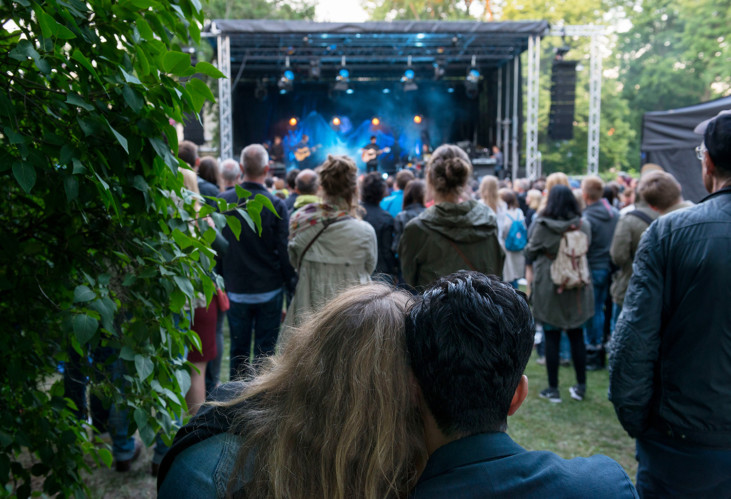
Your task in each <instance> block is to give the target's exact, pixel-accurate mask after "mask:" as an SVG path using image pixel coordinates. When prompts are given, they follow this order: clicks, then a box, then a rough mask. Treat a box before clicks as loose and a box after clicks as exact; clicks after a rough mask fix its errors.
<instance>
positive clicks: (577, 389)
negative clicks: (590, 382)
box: [569, 385, 586, 401]
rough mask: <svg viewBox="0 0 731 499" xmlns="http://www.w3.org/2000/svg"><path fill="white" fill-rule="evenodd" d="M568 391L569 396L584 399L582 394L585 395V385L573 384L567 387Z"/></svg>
mask: <svg viewBox="0 0 731 499" xmlns="http://www.w3.org/2000/svg"><path fill="white" fill-rule="evenodd" d="M569 393H570V394H571V398H572V399H574V400H579V401H580V400H584V396H585V395H586V385H574V386H572V387H571V388H569Z"/></svg>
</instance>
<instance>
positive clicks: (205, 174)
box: [198, 156, 221, 186]
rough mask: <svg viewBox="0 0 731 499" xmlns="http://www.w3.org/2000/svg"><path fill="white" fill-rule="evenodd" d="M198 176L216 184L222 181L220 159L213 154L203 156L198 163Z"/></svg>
mask: <svg viewBox="0 0 731 499" xmlns="http://www.w3.org/2000/svg"><path fill="white" fill-rule="evenodd" d="M198 176H199V177H200V178H202V179H203V180H207V181H208V182H210V183H212V184H213V185H215V186H218V185H219V184H220V183H221V179H220V171H219V169H218V161H217V160H216V158H214V157H212V156H205V157H203V158H201V160H200V162H199V163H198Z"/></svg>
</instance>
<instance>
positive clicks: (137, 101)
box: [122, 85, 145, 113]
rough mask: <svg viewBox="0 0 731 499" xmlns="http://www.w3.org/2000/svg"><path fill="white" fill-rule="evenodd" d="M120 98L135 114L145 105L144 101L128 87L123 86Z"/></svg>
mask: <svg viewBox="0 0 731 499" xmlns="http://www.w3.org/2000/svg"><path fill="white" fill-rule="evenodd" d="M122 96H123V97H124V101H125V102H126V103H127V105H128V106H129V107H130V109H132V111H134V112H135V113H139V112H140V110H142V107H143V106H144V105H145V100H144V99H143V98H142V97H140V96H139V94H138V93H137V92H135V91H134V89H133V88H132V87H130V86H129V85H125V86H124V88H122Z"/></svg>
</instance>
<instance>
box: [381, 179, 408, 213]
mask: <svg viewBox="0 0 731 499" xmlns="http://www.w3.org/2000/svg"><path fill="white" fill-rule="evenodd" d="M412 180H414V174H413V173H412V172H411V170H401V171H400V172H398V173H397V174H396V182H395V187H396V189H395V190H394V191H393V194H391V195H390V196H388V197H386V198H384V199H383V201H381V208H383V209H384V210H386V211H387V212H388V213H390V214H391V216H392V217H393V218H396V215H398V214H399V213H400V212H401V210H402V208H403V204H404V189H406V186H407V185H408V184H409V182H411V181H412Z"/></svg>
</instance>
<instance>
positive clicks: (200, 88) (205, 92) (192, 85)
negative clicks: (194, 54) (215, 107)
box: [185, 78, 216, 112]
mask: <svg viewBox="0 0 731 499" xmlns="http://www.w3.org/2000/svg"><path fill="white" fill-rule="evenodd" d="M185 89H186V90H188V92H191V96H192V95H193V94H198V95H199V96H201V97H202V98H203V99H204V100H205V99H207V100H209V101H211V102H216V98H215V97H214V96H213V92H211V89H210V88H208V85H206V84H205V83H204V82H203V80H199V79H198V78H191V79H190V80H188V83H186V85H185ZM202 105H203V104H201V106H202ZM199 111H200V107H199V108H198V109H196V112H199Z"/></svg>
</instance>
